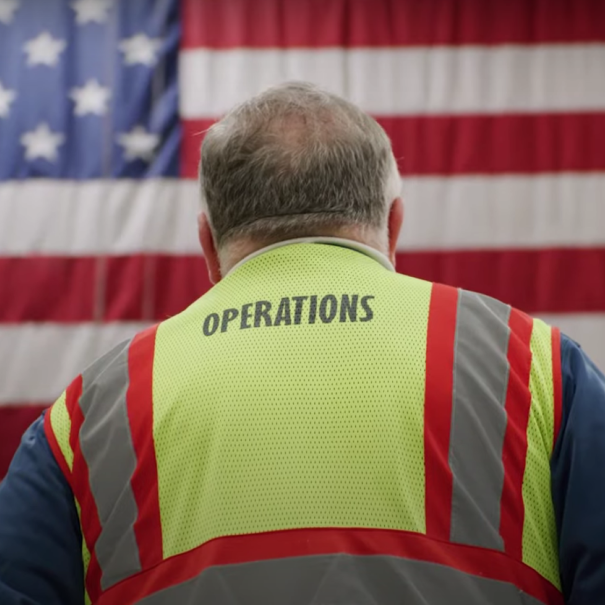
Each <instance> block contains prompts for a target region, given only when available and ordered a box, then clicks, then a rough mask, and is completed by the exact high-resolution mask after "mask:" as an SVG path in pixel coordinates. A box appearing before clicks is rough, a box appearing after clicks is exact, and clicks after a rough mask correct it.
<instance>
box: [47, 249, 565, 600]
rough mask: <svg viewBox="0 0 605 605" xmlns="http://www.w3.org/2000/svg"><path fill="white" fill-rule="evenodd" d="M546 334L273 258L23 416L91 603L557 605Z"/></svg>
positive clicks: (342, 257)
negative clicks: (41, 411) (41, 420)
mask: <svg viewBox="0 0 605 605" xmlns="http://www.w3.org/2000/svg"><path fill="white" fill-rule="evenodd" d="M560 419H561V370H560V337H559V333H558V331H557V330H555V329H552V328H550V327H549V326H547V325H546V324H545V323H543V322H542V321H539V320H536V319H531V318H530V317H528V316H527V315H524V314H523V313H521V312H519V311H517V310H515V309H512V308H511V307H509V306H507V305H505V304H503V303H500V302H498V301H496V300H493V299H491V298H488V297H485V296H481V295H478V294H474V293H471V292H467V291H464V290H457V289H455V288H450V287H447V286H443V285H438V284H432V283H429V282H424V281H420V280H417V279H413V278H410V277H406V276H403V275H399V274H396V273H394V272H391V271H388V270H387V269H385V268H384V267H382V266H380V264H378V263H377V262H376V261H375V260H373V259H372V258H369V257H368V256H365V255H364V254H361V253H359V252H357V251H354V250H351V249H348V248H345V247H341V246H335V245H323V244H304V243H301V244H292V245H287V246H283V247H279V248H277V249H274V250H271V251H268V252H266V253H264V254H261V255H259V256H257V257H255V258H252V259H251V260H249V261H247V262H246V263H244V264H243V265H241V266H240V267H238V268H237V269H236V270H235V271H234V272H233V273H231V274H229V275H228V276H227V277H226V278H225V279H223V280H222V281H221V282H220V283H219V284H217V285H216V286H215V287H213V288H212V289H211V290H210V291H209V292H208V293H207V294H205V295H204V296H203V297H202V298H200V299H199V300H198V301H196V302H195V303H194V304H193V305H191V306H190V307H189V308H188V309H187V310H185V311H184V312H183V313H181V314H179V315H177V316H175V317H173V318H171V319H168V320H167V321H165V322H163V323H160V324H159V325H157V326H154V327H152V328H149V329H147V330H145V331H144V332H142V333H140V334H138V335H137V336H135V337H134V338H133V340H132V341H130V342H128V343H125V344H122V345H120V346H118V347H117V348H115V349H114V350H113V351H111V352H110V353H108V354H107V355H105V356H104V357H102V358H101V359H99V360H98V361H97V362H96V363H94V364H93V365H92V366H91V367H90V368H88V369H87V370H85V371H84V372H83V373H82V375H81V376H79V377H78V378H77V379H76V380H75V381H74V382H73V383H72V384H71V385H70V386H69V387H68V388H67V390H66V391H65V392H64V393H63V394H62V395H61V397H60V398H59V399H58V401H57V402H56V403H55V404H54V406H53V407H52V409H51V411H50V413H48V414H47V415H46V424H45V430H46V434H47V436H48V440H49V443H50V445H51V448H52V451H53V453H54V456H55V457H56V459H57V461H58V463H59V465H60V466H61V468H62V470H63V472H64V474H65V477H66V478H67V480H68V481H69V483H70V485H71V488H72V490H73V494H74V497H75V501H76V506H77V509H78V513H79V517H80V523H81V529H82V535H83V545H82V548H83V559H84V569H85V574H86V577H85V586H86V599H87V602H91V603H94V604H100V605H113V604H116V603H119V604H120V605H128V604H130V603H143V604H146V605H164V604H166V605H172V604H175V603H178V604H179V605H187V604H194V603H195V604H197V603H212V604H213V605H220V604H221V603H229V604H235V603H246V604H247V605H254V604H258V605H270V604H274V605H277V604H279V605H282V604H283V603H289V604H300V605H304V604H308V603H317V604H327V603H330V604H345V603H347V604H350V603H355V604H366V603H380V604H381V605H390V604H393V605H394V604H395V603H397V604H400V603H406V604H408V605H414V604H421V603H422V604H425V603H435V604H438V603H448V604H450V603H463V604H464V605H484V604H490V605H491V604H506V605H516V604H524V605H528V604H532V605H533V604H536V605H537V604H558V603H562V602H563V600H562V596H561V590H560V581H559V567H558V554H557V536H556V528H555V521H554V513H553V504H552V498H551V489H550V457H551V454H552V450H553V444H554V442H555V440H556V437H557V433H558V429H559V423H560Z"/></svg>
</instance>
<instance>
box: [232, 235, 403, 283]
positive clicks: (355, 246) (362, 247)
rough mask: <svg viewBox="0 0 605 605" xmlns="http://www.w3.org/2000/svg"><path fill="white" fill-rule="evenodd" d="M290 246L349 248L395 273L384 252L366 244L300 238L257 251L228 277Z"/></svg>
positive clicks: (243, 259)
mask: <svg viewBox="0 0 605 605" xmlns="http://www.w3.org/2000/svg"><path fill="white" fill-rule="evenodd" d="M290 244H330V245H332V246H341V247H342V248H349V249H351V250H356V251H357V252H361V253H362V254H365V255H366V256H369V257H370V258H373V259H374V260H375V261H376V262H378V263H380V264H381V265H382V266H383V267H384V268H385V269H388V270H389V271H395V267H394V266H393V264H392V263H391V261H390V260H389V259H388V258H387V257H386V255H384V254H383V253H382V252H379V251H378V250H376V248H372V247H371V246H368V245H366V244H362V243H360V242H356V241H354V240H351V239H345V238H343V237H323V236H317V237H298V238H296V239H288V240H284V241H283V242H277V243H276V244H271V245H270V246H265V247H264V248H261V249H260V250H256V251H255V252H253V253H252V254H249V255H248V256H246V257H244V258H242V260H240V261H239V262H238V263H237V264H235V265H233V267H231V269H230V270H229V271H228V272H227V275H229V274H230V273H232V272H233V271H235V270H236V269H239V267H241V266H242V265H243V264H244V263H247V262H248V261H249V260H252V259H253V258H255V257H257V256H260V255H261V254H264V253H265V252H269V251H270V250H275V249H277V248H282V247H283V246H289V245H290Z"/></svg>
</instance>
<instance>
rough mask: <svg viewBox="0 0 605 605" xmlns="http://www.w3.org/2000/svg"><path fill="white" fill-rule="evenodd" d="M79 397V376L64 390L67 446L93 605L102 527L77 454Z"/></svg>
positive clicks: (98, 588) (81, 417) (80, 416)
mask: <svg viewBox="0 0 605 605" xmlns="http://www.w3.org/2000/svg"><path fill="white" fill-rule="evenodd" d="M81 395H82V376H78V378H76V379H75V380H74V381H73V382H72V383H71V384H70V385H69V387H67V391H66V392H65V407H66V408H67V412H68V413H69V416H70V418H71V431H70V434H69V443H70V445H71V449H72V451H73V453H74V462H73V467H72V490H73V492H74V496H75V498H76V500H77V501H78V504H79V505H80V525H81V526H82V535H83V538H84V541H85V542H86V546H87V547H88V550H89V552H90V563H89V564H88V570H87V573H86V589H87V591H88V594H89V596H90V598H91V599H92V600H93V602H94V601H95V599H96V598H97V597H98V596H99V594H100V592H101V568H100V566H99V562H98V561H97V556H96V554H95V551H94V545H95V544H96V542H97V540H98V538H99V535H100V534H101V523H100V521H99V514H98V511H97V504H96V502H95V499H94V497H93V495H92V492H91V491H90V481H89V478H88V465H87V464H86V460H85V459H84V456H83V455H82V452H81V450H80V429H81V428H82V424H83V422H84V414H83V413H82V410H81V409H80V405H79V404H80V397H81Z"/></svg>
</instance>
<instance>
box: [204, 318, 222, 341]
mask: <svg viewBox="0 0 605 605" xmlns="http://www.w3.org/2000/svg"><path fill="white" fill-rule="evenodd" d="M219 321H220V320H219V317H218V313H210V315H206V319H204V336H212V335H213V334H214V333H215V332H216V329H217V328H218V324H219Z"/></svg>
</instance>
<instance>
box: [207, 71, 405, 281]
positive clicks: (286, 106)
mask: <svg viewBox="0 0 605 605" xmlns="http://www.w3.org/2000/svg"><path fill="white" fill-rule="evenodd" d="M201 156H202V157H201V163H200V181H201V190H202V200H203V204H204V212H203V213H202V215H201V217H200V241H201V243H202V247H203V249H204V254H205V256H206V260H207V262H208V266H209V270H210V274H211V277H212V278H213V281H218V279H220V275H221V269H222V273H223V274H224V272H226V271H227V270H228V269H229V268H230V266H232V265H233V264H235V263H236V262H237V261H238V260H240V259H241V258H243V256H245V255H246V254H249V253H250V252H253V251H254V250H256V249H259V248H262V247H263V246H267V245H269V244H273V243H276V242H278V241H282V240H286V239H292V238H296V237H311V236H317V235H323V236H334V237H348V238H351V239H356V240H357V241H361V242H363V243H366V244H368V245H371V246H373V247H375V248H377V249H379V250H381V251H382V252H384V253H386V254H390V255H391V256H393V255H394V249H395V242H396V239H397V235H398V232H399V228H400V226H401V220H402V212H403V211H402V206H401V200H400V199H399V191H400V180H399V174H398V171H397V164H396V162H395V159H394V157H393V153H392V150H391V144H390V141H389V138H388V137H387V135H386V134H385V132H384V130H383V129H382V128H381V127H380V126H379V125H378V124H377V122H376V121H375V120H373V119H372V118H371V117H370V116H368V115H367V114H365V113H364V112H362V111H361V110H360V109H359V108H357V107H356V106H355V105H353V104H352V103H349V102H348V101H345V100H344V99H342V98H340V97H338V96H336V95H333V94H331V93H328V92H325V91H323V90H321V89H319V88H317V87H315V86H313V85H311V84H307V83H302V82H294V83H288V84H282V85H280V86H276V87H274V88H271V89H269V90H266V91H265V92H263V93H261V94H259V95H257V96H256V97H253V98H252V99H250V100H248V101H246V102H244V103H242V104H241V105H239V106H238V107H236V108H235V109H233V110H232V111H230V112H229V113H228V114H227V115H226V116H225V117H224V118H223V119H222V120H221V121H220V122H218V123H216V124H215V125H214V126H212V128H210V130H209V131H208V133H207V134H206V137H205V139H204V143H203V145H202V154H201ZM394 231H396V233H393V232H394Z"/></svg>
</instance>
